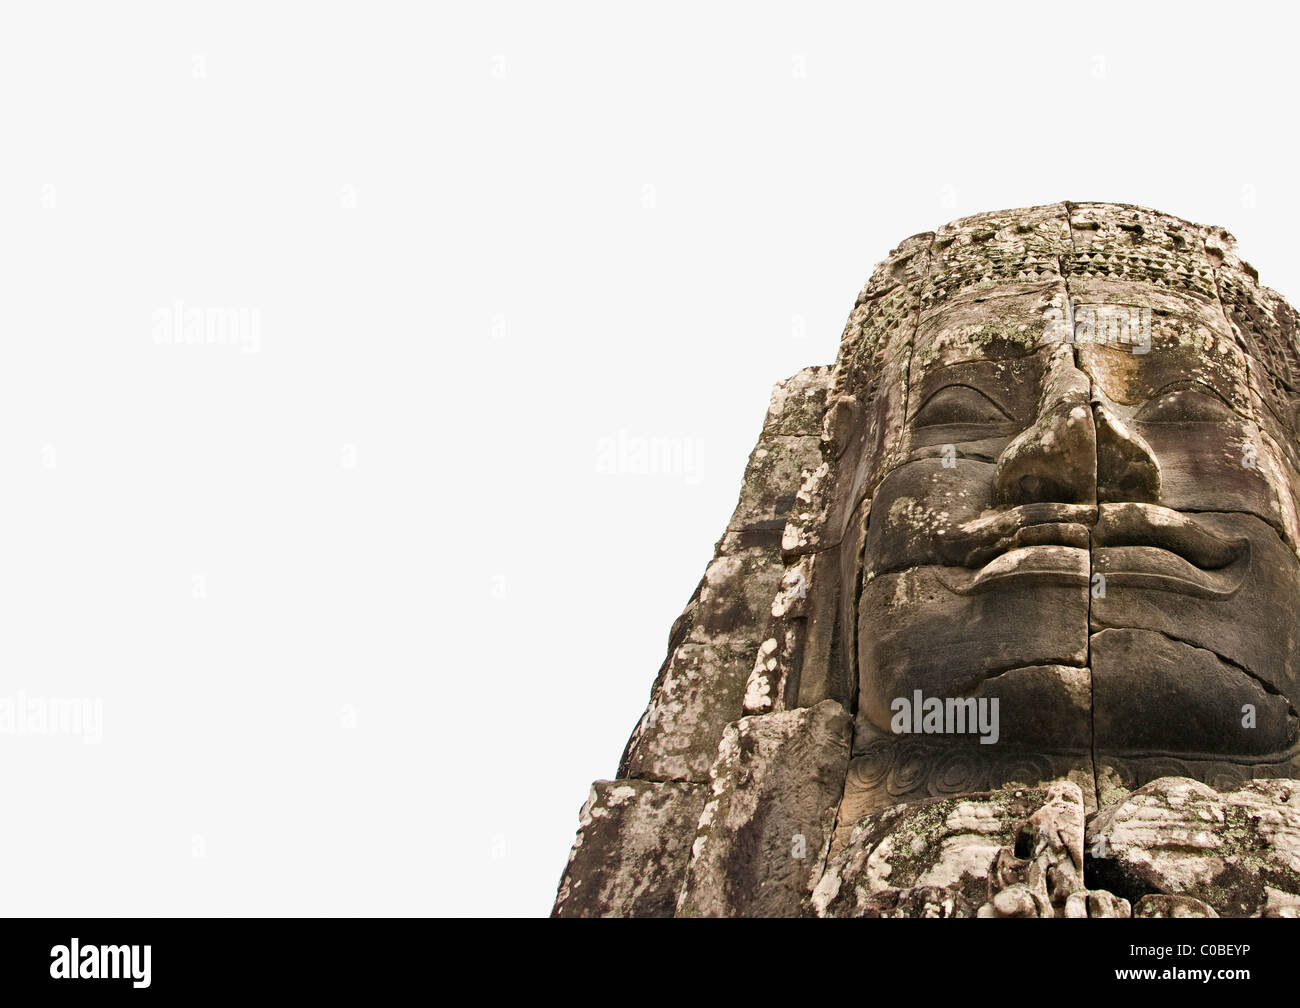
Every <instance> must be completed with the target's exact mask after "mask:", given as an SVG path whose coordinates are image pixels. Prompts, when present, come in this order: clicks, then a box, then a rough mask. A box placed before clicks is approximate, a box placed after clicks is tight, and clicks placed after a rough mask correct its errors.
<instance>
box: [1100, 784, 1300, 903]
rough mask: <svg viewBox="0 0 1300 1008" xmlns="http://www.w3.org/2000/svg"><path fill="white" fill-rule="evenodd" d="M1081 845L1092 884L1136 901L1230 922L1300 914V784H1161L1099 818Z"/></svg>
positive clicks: (1101, 814)
mask: <svg viewBox="0 0 1300 1008" xmlns="http://www.w3.org/2000/svg"><path fill="white" fill-rule="evenodd" d="M1085 843H1086V846H1087V850H1088V852H1089V854H1090V862H1089V865H1088V867H1087V869H1086V870H1087V874H1088V877H1089V878H1090V879H1091V880H1092V881H1094V882H1096V883H1097V884H1098V885H1100V886H1101V887H1102V888H1106V889H1110V890H1111V891H1113V892H1115V893H1118V894H1120V895H1124V896H1127V897H1128V898H1129V899H1130V900H1136V899H1137V898H1139V897H1140V896H1142V895H1146V894H1163V895H1167V896H1188V897H1193V898H1195V899H1199V900H1203V901H1204V902H1206V903H1207V904H1209V905H1210V906H1211V907H1213V908H1214V910H1215V911H1216V912H1217V913H1218V914H1219V915H1221V916H1224V917H1256V916H1264V915H1266V914H1270V915H1271V912H1272V911H1277V910H1280V909H1282V908H1294V907H1300V781H1295V780H1252V781H1248V782H1247V783H1245V784H1243V785H1241V786H1240V787H1236V788H1231V789H1228V790H1224V791H1220V790H1216V789H1215V788H1213V787H1211V786H1210V785H1208V784H1203V783H1201V782H1200V781H1194V780H1190V779H1188V778H1182V777H1166V778H1161V779H1159V780H1155V781H1152V782H1151V783H1149V784H1147V785H1146V786H1144V787H1142V788H1140V789H1138V790H1137V791H1135V792H1133V793H1132V794H1131V795H1129V796H1128V797H1127V798H1125V799H1123V800H1122V801H1120V802H1118V803H1117V804H1115V805H1113V806H1111V807H1109V808H1106V809H1103V810H1102V811H1101V812H1100V813H1098V814H1097V816H1096V817H1095V818H1094V819H1093V820H1092V821H1091V822H1090V823H1089V824H1088V830H1087V837H1086V840H1085Z"/></svg>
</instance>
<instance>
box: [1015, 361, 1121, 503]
mask: <svg viewBox="0 0 1300 1008" xmlns="http://www.w3.org/2000/svg"><path fill="white" fill-rule="evenodd" d="M1090 391H1091V383H1090V382H1089V380H1088V376H1087V375H1086V374H1084V373H1083V372H1082V371H1080V370H1079V369H1078V368H1077V367H1075V364H1074V353H1073V350H1072V349H1071V348H1070V347H1069V346H1064V345H1063V346H1061V347H1059V348H1058V350H1057V352H1056V354H1055V355H1054V356H1053V358H1052V360H1051V361H1050V363H1049V364H1048V367H1047V371H1046V374H1045V375H1044V382H1043V394H1042V396H1041V397H1040V399H1039V407H1038V416H1037V418H1036V419H1035V421H1034V424H1033V426H1031V427H1030V428H1029V429H1028V430H1026V431H1024V432H1023V433H1022V434H1020V436H1019V437H1017V438H1016V439H1015V440H1013V441H1012V442H1011V443H1010V444H1009V445H1007V447H1006V450H1005V451H1003V452H1002V455H1001V456H1000V457H999V458H998V468H997V476H996V477H995V483H994V498H995V501H996V503H998V504H1001V505H1003V506H1013V505H1016V504H1030V503H1035V502H1038V501H1056V502H1060V503H1063V504H1094V503H1096V500H1097V429H1096V426H1095V424H1094V422H1093V414H1092V404H1091V402H1090V401H1089V394H1090Z"/></svg>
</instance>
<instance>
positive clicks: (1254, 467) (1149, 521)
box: [846, 208, 1300, 797]
mask: <svg viewBox="0 0 1300 1008" xmlns="http://www.w3.org/2000/svg"><path fill="white" fill-rule="evenodd" d="M1112 209H1113V210H1116V211H1117V210H1118V209H1119V208H1112ZM1063 216H1064V215H1062V217H1063ZM1093 216H1094V217H1096V218H1100V219H1102V220H1103V225H1102V227H1101V228H1095V227H1082V228H1081V227H1080V224H1079V220H1080V218H1083V223H1085V224H1088V223H1091V222H1090V221H1088V220H1087V215H1086V214H1080V215H1077V216H1076V217H1075V218H1074V219H1073V220H1071V221H1070V222H1069V224H1067V225H1060V227H1061V231H1060V232H1056V231H1052V228H1054V227H1057V226H1058V225H1057V224H1056V223H1055V222H1054V221H1053V220H1051V219H1048V220H1047V221H1046V222H1045V223H1042V222H1039V221H1035V220H1031V221H1030V223H1029V224H1028V225H1027V226H1026V225H1024V224H1022V225H1020V230H1018V231H1011V230H1010V229H1004V230H1008V231H1009V234H1008V236H1007V238H1006V240H1007V242H1008V243H1009V244H1011V245H1012V248H1011V249H1010V251H1009V252H1008V257H1012V258H1014V257H1015V256H1019V257H1021V258H1022V259H1023V257H1024V256H1025V255H1026V252H1025V245H1026V244H1028V245H1030V246H1032V243H1033V241H1034V239H1035V237H1036V235H1037V234H1041V233H1046V234H1047V238H1045V239H1044V240H1046V241H1056V242H1058V243H1059V245H1060V247H1061V248H1062V249H1064V252H1065V254H1066V255H1068V254H1069V251H1070V245H1069V242H1070V238H1071V237H1073V238H1074V242H1075V243H1074V246H1073V248H1074V249H1076V250H1077V248H1078V245H1079V234H1078V233H1077V232H1079V231H1082V232H1084V238H1085V240H1089V239H1091V240H1101V239H1098V238H1097V234H1096V233H1097V231H1098V230H1103V231H1104V228H1105V221H1106V218H1107V214H1106V212H1105V211H1100V212H1097V213H1095V214H1094V215H1093ZM1110 216H1116V214H1111V215H1110ZM1153 218H1154V219H1155V220H1156V222H1157V224H1159V223H1167V224H1168V223H1169V222H1172V219H1170V218H1158V217H1155V215H1148V216H1147V217H1144V218H1143V223H1145V225H1146V227H1145V229H1144V228H1142V227H1138V231H1139V232H1144V233H1143V235H1142V240H1143V241H1151V242H1154V243H1155V245H1156V247H1157V248H1163V249H1165V251H1167V252H1168V253H1169V254H1170V255H1171V256H1172V257H1173V258H1174V259H1175V260H1176V259H1177V257H1178V255H1179V254H1180V253H1182V254H1184V255H1185V256H1189V257H1190V256H1192V255H1193V254H1196V255H1199V256H1201V257H1205V258H1207V260H1208V258H1209V256H1208V254H1207V252H1206V251H1205V250H1206V247H1207V246H1206V241H1205V238H1204V235H1203V234H1202V235H1197V234H1194V233H1192V232H1190V230H1189V231H1188V232H1186V233H1182V234H1181V238H1182V242H1183V244H1182V245H1180V244H1179V241H1178V238H1179V236H1180V229H1179V227H1178V223H1181V222H1178V223H1172V224H1169V227H1168V231H1169V232H1172V233H1173V236H1172V237H1171V236H1170V235H1169V234H1168V233H1167V234H1166V235H1165V238H1167V239H1168V240H1167V241H1165V242H1161V241H1160V240H1159V236H1158V235H1156V234H1153V232H1155V231H1156V228H1155V227H1153V226H1152V219H1153ZM995 223H996V221H995ZM1134 226H1136V225H1134ZM1065 227H1072V228H1073V229H1074V230H1075V232H1076V233H1075V234H1074V235H1073V236H1070V235H1064V236H1062V232H1064V228H1065ZM1187 227H1188V228H1189V229H1190V228H1191V226H1190V225H1188V226H1187ZM1031 229H1036V231H1034V230H1031ZM953 230H954V232H955V233H954V238H955V241H954V243H955V244H956V245H957V246H958V247H959V248H960V247H961V244H962V237H963V234H965V235H966V236H967V237H968V238H969V235H970V233H971V232H973V231H974V226H973V225H970V224H966V225H965V226H964V228H963V225H962V224H961V223H960V222H959V225H957V226H955V227H954V229H953ZM990 230H991V231H992V234H993V237H992V239H991V241H992V242H993V243H994V244H996V242H997V241H998V240H999V238H998V235H999V234H1000V233H1001V232H998V231H996V230H993V229H990ZM1026 234H1028V235H1029V237H1028V238H1022V237H1021V236H1023V235H1026ZM942 236H943V233H942V232H941V233H940V237H942ZM1101 238H1102V239H1106V240H1112V239H1110V238H1108V237H1107V236H1106V235H1104V234H1103V235H1102V236H1101ZM1193 238H1195V239H1197V241H1199V243H1200V244H1199V245H1197V244H1196V243H1195V242H1192V241H1191V239H1193ZM984 241H985V243H988V242H989V241H990V239H989V238H985V239H984ZM1017 241H1018V242H1019V244H1018V245H1017V244H1015V243H1016V242H1017ZM967 244H968V245H969V244H970V242H969V241H968V242H967ZM1085 247H1086V246H1085ZM1131 247H1133V246H1132V245H1121V253H1125V250H1127V249H1129V248H1131ZM1138 248H1139V251H1141V247H1140V243H1139V245H1138ZM1198 250H1199V251H1198ZM977 251H978V250H969V251H968V252H967V253H966V255H967V260H966V261H969V259H970V258H972V257H973V256H974V255H975V254H976V253H977ZM935 254H936V255H939V253H935ZM982 254H983V255H985V256H986V257H992V258H993V261H994V262H995V263H996V262H998V259H997V255H996V250H994V252H993V253H990V252H988V251H984V252H983V253H982ZM1127 254H1128V255H1130V257H1131V256H1132V255H1135V254H1136V253H1127ZM948 258H949V260H950V262H949V265H948V268H949V269H950V270H953V271H956V270H957V269H959V267H960V265H961V263H962V262H963V260H961V259H958V260H957V266H956V267H954V266H953V265H952V263H951V260H952V258H953V256H952V254H951V253H949V254H948ZM1076 262H1077V255H1076ZM943 268H944V264H943V263H942V261H941V262H939V263H937V264H936V263H934V262H932V263H930V264H929V266H928V272H929V274H930V275H931V276H933V275H934V272H935V271H936V270H940V271H941V275H942V270H943ZM1205 273H1206V275H1207V276H1209V277H1210V282H1211V283H1213V281H1214V279H1215V277H1214V274H1213V271H1212V268H1211V267H1210V266H1208V265H1207V266H1206V269H1205ZM1193 274H1194V275H1195V270H1194V269H1193ZM985 279H987V278H985ZM1067 289H1068V292H1067ZM1211 290H1213V288H1211ZM1071 297H1073V298H1074V300H1073V301H1071V300H1070V298H1071ZM920 300H921V305H920V307H919V308H918V310H917V313H916V322H915V328H914V330H913V333H912V336H911V339H910V343H909V344H908V346H907V350H906V354H905V356H906V359H907V364H908V366H907V367H906V369H905V371H904V373H905V378H904V381H903V388H904V389H905V393H906V394H905V396H903V397H902V400H903V402H904V403H905V405H902V406H897V407H894V412H893V421H894V427H895V428H896V429H895V430H893V431H891V432H888V433H882V434H880V435H879V439H882V440H885V441H889V442H890V444H889V446H888V448H887V449H885V450H884V451H883V452H878V454H882V455H884V456H886V458H887V461H885V462H884V463H883V464H881V465H880V466H879V467H878V469H879V474H878V478H877V479H876V480H874V486H873V487H872V486H871V483H872V481H868V489H870V490H871V492H870V493H869V495H868V494H867V493H862V494H860V497H861V498H862V499H863V503H862V505H861V506H860V507H861V510H860V511H859V512H858V513H863V512H865V514H866V522H865V525H866V531H865V537H864V539H863V544H862V553H861V563H860V567H858V568H857V571H859V572H860V576H859V577H858V579H857V580H856V582H855V583H854V584H853V585H852V587H853V588H856V589H857V591H858V595H857V601H856V606H855V615H856V658H857V674H858V683H859V695H858V700H859V710H858V730H857V737H856V739H855V751H858V752H860V753H861V752H868V751H870V750H871V749H872V747H873V745H874V746H877V747H878V746H879V745H881V744H885V743H891V744H895V745H897V744H899V743H901V742H902V741H903V740H901V739H900V738H899V729H898V724H897V720H896V719H897V712H898V709H899V708H898V706H897V705H898V701H899V699H900V698H905V699H907V700H909V701H910V702H911V701H916V700H920V699H921V698H938V699H939V700H940V701H943V700H946V699H948V698H971V697H975V698H984V699H989V700H992V699H996V700H997V701H998V711H999V721H1000V730H999V731H998V732H997V738H996V741H995V742H993V741H987V740H986V743H984V744H981V743H979V742H978V740H977V739H975V738H974V737H973V736H971V735H970V734H969V733H968V734H966V735H953V734H951V732H950V730H949V729H950V728H951V726H949V728H948V729H945V730H944V731H943V732H941V733H936V734H935V735H933V736H926V737H925V738H919V737H916V738H912V739H910V740H908V741H909V742H910V743H911V744H913V745H914V746H915V745H917V744H919V743H924V744H925V745H928V746H930V747H931V749H932V751H933V747H934V746H940V747H942V746H948V747H952V748H954V751H955V750H957V749H960V750H961V751H962V752H963V753H964V754H965V755H964V756H963V757H962V758H963V759H964V760H965V761H966V763H967V764H970V763H971V762H972V761H974V762H976V763H984V764H990V763H991V762H996V759H997V758H999V757H1000V756H1001V755H1003V754H1005V753H1007V752H1012V753H1016V754H1019V757H1018V759H1019V763H1020V764H1024V763H1025V762H1026V761H1028V762H1029V763H1030V764H1032V765H1035V766H1039V767H1042V768H1043V769H1044V770H1046V768H1047V767H1048V765H1049V764H1050V763H1051V761H1052V760H1056V761H1058V765H1057V767H1056V769H1057V771H1058V772H1059V769H1060V768H1059V761H1060V760H1062V759H1064V760H1065V761H1066V764H1067V765H1068V766H1071V767H1074V768H1076V769H1078V770H1080V771H1081V772H1082V773H1083V774H1084V776H1087V775H1088V774H1089V773H1091V774H1092V775H1095V776H1096V778H1097V781H1098V786H1101V784H1102V781H1101V778H1102V777H1104V776H1106V775H1114V776H1116V777H1117V778H1119V779H1121V780H1122V783H1123V785H1124V786H1128V787H1132V786H1136V785H1137V784H1140V783H1143V782H1144V779H1150V778H1151V777H1152V776H1158V775H1162V774H1163V773H1169V772H1174V773H1185V774H1186V775H1187V776H1193V777H1201V778H1203V779H1216V778H1222V777H1224V776H1227V777H1228V778H1241V777H1248V776H1270V775H1272V774H1271V773H1270V772H1268V770H1267V768H1268V767H1273V768H1278V767H1281V766H1282V765H1283V764H1288V762H1289V761H1290V760H1292V759H1293V758H1294V757H1295V755H1296V752H1297V748H1298V747H1297V741H1298V740H1300V720H1298V719H1297V713H1296V709H1295V706H1294V702H1295V698H1296V696H1297V692H1300V690H1298V689H1297V687H1298V685H1300V683H1298V682H1297V680H1298V679H1300V618H1297V613H1298V612H1300V562H1298V561H1297V556H1296V552H1295V542H1296V537H1295V532H1296V528H1297V521H1296V505H1295V501H1296V492H1297V489H1298V481H1297V478H1296V473H1295V470H1294V468H1293V465H1292V462H1291V461H1289V458H1290V457H1293V454H1294V449H1293V444H1287V443H1286V442H1287V440H1288V439H1290V440H1293V438H1291V436H1290V435H1289V433H1288V430H1287V429H1286V426H1287V425H1284V424H1282V423H1281V422H1280V421H1278V419H1277V417H1276V414H1277V412H1279V410H1278V406H1277V403H1276V402H1275V401H1266V400H1267V396H1265V395H1263V394H1262V393H1261V387H1262V385H1263V384H1264V383H1263V379H1262V377H1261V373H1262V368H1261V366H1260V364H1259V362H1258V361H1256V360H1253V359H1252V357H1251V354H1250V353H1249V352H1248V351H1249V349H1250V347H1251V344H1250V342H1249V341H1245V340H1240V339H1239V338H1236V334H1235V333H1234V332H1232V331H1231V330H1230V327H1229V324H1228V322H1227V321H1226V319H1225V311H1224V309H1223V308H1222V307H1221V306H1220V304H1219V303H1218V301H1217V300H1216V299H1215V298H1211V297H1206V296H1205V295H1204V292H1203V291H1202V290H1199V289H1190V290H1188V289H1182V290H1169V289H1166V287H1165V286H1161V285H1157V284H1155V283H1152V282H1145V283H1138V282H1134V280H1133V279H1132V278H1128V277H1126V278H1125V279H1123V280H1116V279H1115V278H1114V277H1113V276H1111V275H1109V274H1105V275H1102V276H1095V275H1086V274H1084V275H1080V276H1078V277H1077V278H1076V277H1071V278H1070V283H1069V284H1068V287H1067V285H1066V284H1065V283H1063V282H1062V281H1061V278H1060V277H1059V276H1057V277H1053V278H1051V279H1050V280H1049V281H1048V282H1039V283H1004V284H1001V285H997V284H988V283H985V284H982V285H976V286H975V289H974V290H973V291H965V290H960V289H959V290H958V291H957V293H956V295H955V296H943V297H939V298H933V299H932V302H933V303H932V304H931V305H929V306H927V305H926V304H925V298H924V297H922V298H921V299H920ZM1107 312H1110V313H1111V314H1112V316H1116V313H1118V315H1117V317H1118V318H1119V319H1120V320H1121V321H1120V323H1119V324H1118V325H1109V326H1102V327H1100V329H1099V330H1093V329H1090V327H1089V326H1088V325H1081V324H1079V320H1080V319H1091V320H1095V319H1097V318H1102V317H1105V316H1106V313H1107ZM1063 319H1064V320H1065V323H1066V324H1065V325H1062V320H1063ZM1125 327H1127V329H1126V328H1125ZM1117 334H1118V338H1117ZM1242 343H1245V348H1243V345H1242ZM1256 356H1261V355H1260V354H1258V353H1257V354H1256ZM886 394H887V391H885V392H881V393H880V394H879V395H878V396H876V397H875V400H874V401H881V400H882V397H883V396H884V395H886ZM1283 412H1285V411H1283ZM847 587H848V586H846V588H847ZM905 731H906V729H905ZM963 747H964V748H963ZM918 751H919V750H918ZM888 758H889V759H891V760H893V761H894V763H895V764H897V760H898V758H901V757H897V755H896V754H894V755H890V756H889V757H888ZM914 758H915V759H916V760H917V761H918V764H917V767H916V769H915V776H917V778H918V779H921V778H923V777H928V778H929V779H930V785H929V787H930V792H931V793H938V792H941V791H943V790H953V789H956V787H955V783H959V782H960V781H958V778H963V777H972V775H971V773H970V768H969V766H964V765H962V764H961V763H960V761H957V762H953V761H951V760H950V761H949V762H950V763H951V766H949V767H948V769H947V770H944V769H943V768H942V767H934V766H932V767H926V766H923V765H922V764H924V763H925V760H926V759H929V758H930V757H926V756H924V755H916V756H915V757H914ZM935 758H936V759H938V761H939V762H940V763H942V762H943V761H944V759H945V757H943V756H942V755H940V756H939V757H935ZM932 761H933V760H932ZM1012 762H1016V760H1013V761H1012ZM895 769H897V767H895ZM1012 772H1013V771H1011V770H1007V771H1006V773H1012ZM945 773H948V774H949V776H951V777H952V778H953V782H954V787H952V788H947V787H945V785H944V782H943V780H941V779H940V780H938V781H937V783H936V777H937V778H942V777H943V775H944V774H945ZM1005 775H1006V774H1003V776H1005ZM975 776H978V775H975ZM993 776H994V777H996V776H998V774H997V773H996V772H994V773H993ZM1019 776H1020V777H1022V778H1024V777H1032V776H1033V773H1032V772H1028V773H1020V774H1019ZM971 782H974V783H981V782H978V781H974V778H973V777H972V780H971V781H970V782H967V783H971ZM982 783H984V784H997V783H1001V782H1000V781H997V780H993V779H991V778H988V775H986V779H984V780H983V781H982ZM1026 783H1034V781H1032V780H1026ZM895 797H897V794H896V795H895Z"/></svg>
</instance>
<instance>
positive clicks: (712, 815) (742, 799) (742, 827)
mask: <svg viewBox="0 0 1300 1008" xmlns="http://www.w3.org/2000/svg"><path fill="white" fill-rule="evenodd" d="M848 759H849V717H848V714H847V713H845V711H844V709H843V708H842V707H840V705H839V704H837V703H836V702H835V701H833V700H824V701H822V702H821V703H820V704H818V705H817V706H816V707H811V708H799V709H796V710H789V711H781V712H778V713H775V714H764V715H760V716H755V717H746V718H741V719H740V720H739V721H737V722H736V723H735V724H733V725H730V726H728V728H727V731H726V733H725V735H724V736H723V739H722V744H721V745H720V746H719V747H718V760H717V763H716V764H715V765H714V767H713V769H712V770H711V771H710V774H709V787H710V794H709V800H708V803H707V804H706V805H705V806H704V811H703V813H702V814H701V816H700V821H699V828H698V830H697V832H696V835H695V840H694V843H693V845H692V848H691V861H690V866H689V868H688V870H687V878H686V885H685V887H684V889H683V891H682V899H681V901H680V903H679V906H678V915H679V916H686V917H784V916H794V915H796V914H798V913H799V911H800V907H801V904H802V903H803V901H804V900H805V899H806V897H807V896H808V893H809V890H810V889H811V888H812V884H813V883H814V882H815V881H816V878H817V875H818V874H819V870H820V866H821V862H822V858H823V857H824V855H825V849H826V844H827V842H828V840H829V837H830V831H831V827H832V824H833V822H834V816H835V809H836V806H837V805H838V804H839V800H840V794H841V792H842V790H843V787H844V770H845V767H846V766H847V765H848Z"/></svg>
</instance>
